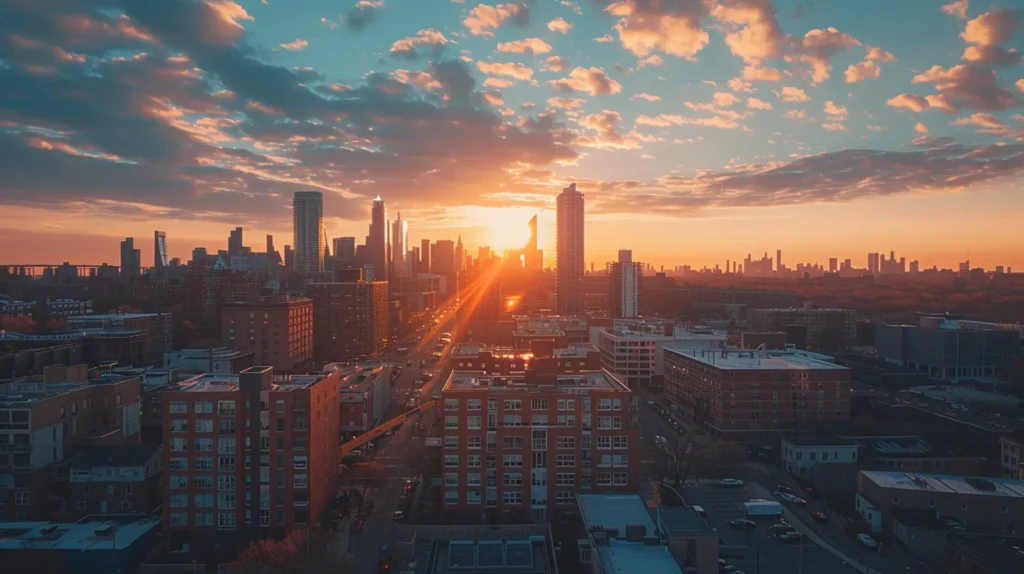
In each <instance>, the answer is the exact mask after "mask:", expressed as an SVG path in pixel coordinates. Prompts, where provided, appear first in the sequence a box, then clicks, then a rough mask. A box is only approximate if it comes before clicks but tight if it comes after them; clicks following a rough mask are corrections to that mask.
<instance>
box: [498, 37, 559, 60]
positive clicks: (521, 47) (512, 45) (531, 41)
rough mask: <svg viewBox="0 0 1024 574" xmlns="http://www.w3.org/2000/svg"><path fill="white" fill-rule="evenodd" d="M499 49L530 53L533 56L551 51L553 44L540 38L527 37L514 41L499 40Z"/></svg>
mask: <svg viewBox="0 0 1024 574" xmlns="http://www.w3.org/2000/svg"><path fill="white" fill-rule="evenodd" d="M498 51H499V52H508V53H512V54H529V55H531V56H532V55H534V54H547V53H548V52H550V51H551V44H548V43H547V42H545V41H544V40H541V39H540V38H525V39H523V40H515V41H512V42H499V43H498Z"/></svg>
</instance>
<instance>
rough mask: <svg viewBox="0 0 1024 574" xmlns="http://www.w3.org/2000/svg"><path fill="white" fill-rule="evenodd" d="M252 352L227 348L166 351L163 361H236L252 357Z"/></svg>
mask: <svg viewBox="0 0 1024 574" xmlns="http://www.w3.org/2000/svg"><path fill="white" fill-rule="evenodd" d="M252 354H253V353H252V352H242V351H236V350H234V349H229V348H227V347H213V348H209V347H207V348H205V349H179V350H177V351H168V352H166V353H164V361H169V360H173V359H208V360H210V359H212V360H216V359H237V358H239V357H248V356H249V355H252Z"/></svg>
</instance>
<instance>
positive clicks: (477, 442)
mask: <svg viewBox="0 0 1024 574" xmlns="http://www.w3.org/2000/svg"><path fill="white" fill-rule="evenodd" d="M482 446H483V439H482V438H481V437H479V436H470V437H466V448H468V449H473V450H479V449H480V448H481V447H482Z"/></svg>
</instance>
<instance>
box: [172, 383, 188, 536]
mask: <svg viewBox="0 0 1024 574" xmlns="http://www.w3.org/2000/svg"><path fill="white" fill-rule="evenodd" d="M187 412H188V403H186V402H185V401H171V413H174V414H177V413H187ZM185 523H186V524H187V523H188V520H186V521H185Z"/></svg>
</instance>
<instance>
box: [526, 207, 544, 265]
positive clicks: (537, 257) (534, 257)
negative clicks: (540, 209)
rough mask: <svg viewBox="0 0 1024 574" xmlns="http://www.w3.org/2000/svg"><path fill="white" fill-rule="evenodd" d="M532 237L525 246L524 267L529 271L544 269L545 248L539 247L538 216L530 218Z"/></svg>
mask: <svg viewBox="0 0 1024 574" xmlns="http://www.w3.org/2000/svg"><path fill="white" fill-rule="evenodd" d="M529 225H530V238H529V239H528V240H526V245H525V246H524V247H523V267H525V268H526V269H527V270H528V271H543V270H544V250H542V249H537V216H536V215H534V216H533V217H532V218H531V219H530V223H529Z"/></svg>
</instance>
